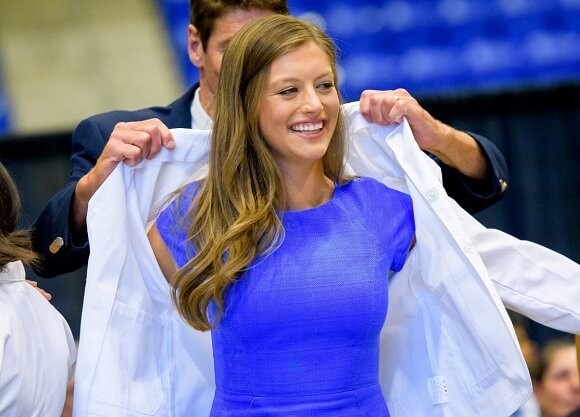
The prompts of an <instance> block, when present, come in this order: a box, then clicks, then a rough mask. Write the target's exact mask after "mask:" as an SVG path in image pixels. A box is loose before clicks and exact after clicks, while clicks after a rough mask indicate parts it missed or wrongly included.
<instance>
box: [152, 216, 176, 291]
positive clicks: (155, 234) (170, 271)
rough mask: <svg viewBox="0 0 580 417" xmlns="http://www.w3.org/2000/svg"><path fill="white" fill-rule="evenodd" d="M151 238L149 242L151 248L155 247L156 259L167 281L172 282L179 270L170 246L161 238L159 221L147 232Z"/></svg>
mask: <svg viewBox="0 0 580 417" xmlns="http://www.w3.org/2000/svg"><path fill="white" fill-rule="evenodd" d="M147 237H148V238H149V243H150V244H151V248H153V253H154V254H155V259H157V263H158V264H159V267H160V268H161V271H162V272H163V275H164V276H165V279H166V280H167V282H170V280H171V278H172V277H173V275H175V273H176V272H177V264H176V263H175V260H174V259H173V256H172V255H171V252H170V251H169V248H168V247H167V245H166V244H165V242H164V241H163V239H162V238H161V235H160V234H159V230H157V223H154V224H153V226H152V227H151V229H150V230H149V233H148V234H147Z"/></svg>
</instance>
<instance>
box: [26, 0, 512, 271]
mask: <svg viewBox="0 0 580 417" xmlns="http://www.w3.org/2000/svg"><path fill="white" fill-rule="evenodd" d="M288 13H289V10H288V5H287V2H286V0H191V1H190V25H189V27H188V34H187V45H188V54H189V58H190V61H191V63H192V64H193V65H194V66H195V67H197V69H198V71H199V84H196V85H194V86H193V87H192V88H190V89H189V90H188V91H187V92H186V93H185V94H184V95H183V96H182V97H180V98H179V99H177V100H176V101H175V102H173V103H171V104H170V105H169V106H165V107H151V108H147V109H143V110H137V111H114V112H110V113H105V114H101V115H97V116H93V117H90V118H88V119H86V120H83V121H82V122H81V123H80V124H79V125H78V127H77V128H76V129H75V131H74V133H73V137H72V157H71V161H72V172H71V175H70V178H69V182H68V184H67V185H66V186H65V188H64V189H62V190H61V191H59V192H58V193H57V194H56V195H54V196H53V197H52V198H51V200H50V201H49V203H48V204H47V206H46V207H45V209H44V210H43V211H42V212H41V214H40V215H39V217H38V218H37V220H36V221H35V224H34V226H33V231H34V233H33V244H34V248H35V250H37V251H38V252H39V253H40V254H41V262H39V264H38V265H37V266H35V268H34V269H35V272H36V273H38V274H39V275H40V276H43V277H54V276H56V275H60V274H64V273H67V272H71V271H74V270H76V269H79V268H81V267H82V266H84V265H86V264H87V259H88V256H89V242H88V239H87V232H86V213H87V205H88V201H89V199H90V198H91V196H92V195H93V194H94V193H95V190H96V189H97V188H98V187H99V186H100V185H101V184H102V183H103V181H104V180H105V179H106V178H107V177H108V176H109V174H110V173H111V171H112V170H113V169H114V168H115V166H116V165H117V164H119V163H121V162H122V163H125V164H129V165H135V164H137V163H138V162H139V161H141V160H144V159H151V158H153V157H154V156H155V155H156V154H157V153H158V152H159V150H160V149H161V148H163V147H166V148H169V149H172V148H173V146H174V141H173V138H172V135H171V133H170V131H169V128H190V127H191V128H195V129H209V128H211V126H212V118H213V116H214V108H215V93H216V89H217V80H218V76H219V72H220V69H221V62H222V56H223V53H224V50H225V49H226V46H227V45H228V43H229V42H230V40H231V38H232V37H233V36H234V35H235V33H236V32H237V31H238V30H240V28H241V27H242V26H243V25H244V24H246V23H248V22H251V21H253V20H255V19H256V18H258V17H260V16H264V15H269V14H283V15H287V14H288ZM371 101H372V102H373V103H374V104H373V105H372V106H371ZM371 109H372V111H371ZM361 111H362V112H363V114H365V115H366V117H367V118H368V119H369V120H373V121H374V122H376V123H396V122H399V121H400V119H401V117H402V115H403V114H406V116H407V119H408V121H409V123H410V125H411V128H412V129H413V132H414V134H415V138H416V139H417V141H418V143H419V145H420V146H421V147H422V148H423V149H424V150H426V151H429V152H430V153H431V155H432V156H433V157H434V158H435V160H436V161H437V162H438V163H439V164H440V166H441V167H442V172H443V181H444V186H445V188H446V191H447V192H448V193H449V194H450V195H451V196H452V197H453V198H455V199H456V200H457V201H458V202H459V204H461V205H462V206H463V207H464V208H465V209H466V210H468V211H470V212H476V211H479V210H482V209H483V208H485V207H487V206H489V205H491V204H493V203H495V202H496V201H498V200H499V199H500V198H501V197H502V196H503V194H504V192H505V190H506V187H507V168H506V164H505V160H504V158H503V156H502V154H501V153H500V151H499V150H498V149H497V147H496V146H495V145H494V144H493V143H492V142H491V141H489V140H488V139H486V138H484V137H481V136H479V135H476V134H467V133H465V132H461V131H458V130H456V129H454V128H452V127H450V126H448V125H445V124H444V123H442V122H440V121H438V120H436V119H434V118H433V117H432V116H431V115H430V114H429V113H428V112H426V111H425V110H424V109H423V108H422V107H421V106H420V104H419V103H418V102H417V101H416V100H415V99H414V98H413V97H412V96H411V95H410V94H409V93H408V92H407V91H405V90H404V89H396V90H389V91H382V92H381V91H367V92H365V93H363V95H362V97H361Z"/></svg>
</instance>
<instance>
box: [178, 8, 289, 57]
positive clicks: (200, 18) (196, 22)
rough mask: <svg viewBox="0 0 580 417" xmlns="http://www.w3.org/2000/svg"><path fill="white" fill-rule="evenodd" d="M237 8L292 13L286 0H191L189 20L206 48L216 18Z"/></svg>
mask: <svg viewBox="0 0 580 417" xmlns="http://www.w3.org/2000/svg"><path fill="white" fill-rule="evenodd" d="M235 9H242V10H250V9H258V10H266V11H271V12H273V13H277V14H283V15H288V14H290V11H289V10H288V2H287V1H286V0H190V1H189V22H190V23H191V24H192V25H193V26H195V27H196V29H197V30H198V32H199V38H200V39H201V44H202V45H203V47H204V48H207V42H208V39H209V37H210V36H211V34H212V32H213V29H214V26H215V22H216V20H217V19H219V18H220V17H221V16H223V15H224V14H226V13H227V12H228V11H230V10H235Z"/></svg>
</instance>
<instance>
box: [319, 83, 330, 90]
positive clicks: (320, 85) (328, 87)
mask: <svg viewBox="0 0 580 417" xmlns="http://www.w3.org/2000/svg"><path fill="white" fill-rule="evenodd" d="M332 87H334V83H333V82H331V81H327V82H323V83H320V84H318V88H321V89H323V90H329V89H331V88H332Z"/></svg>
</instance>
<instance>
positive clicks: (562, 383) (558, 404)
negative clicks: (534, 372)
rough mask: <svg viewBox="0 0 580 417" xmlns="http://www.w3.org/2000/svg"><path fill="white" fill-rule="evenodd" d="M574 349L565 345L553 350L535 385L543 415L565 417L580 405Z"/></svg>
mask: <svg viewBox="0 0 580 417" xmlns="http://www.w3.org/2000/svg"><path fill="white" fill-rule="evenodd" d="M579 385H580V383H579V381H578V364H577V363H576V349H575V347H574V346H566V347H563V348H561V349H558V350H556V351H555V352H554V355H553V357H552V360H551V362H550V365H549V366H548V368H547V369H546V372H545V374H544V376H543V377H542V381H541V382H539V383H538V384H537V385H536V387H535V393H536V398H537V400H538V403H539V405H540V409H541V410H542V416H543V417H566V416H568V414H570V413H571V412H572V411H574V410H576V409H577V408H579V407H580V388H579Z"/></svg>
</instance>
